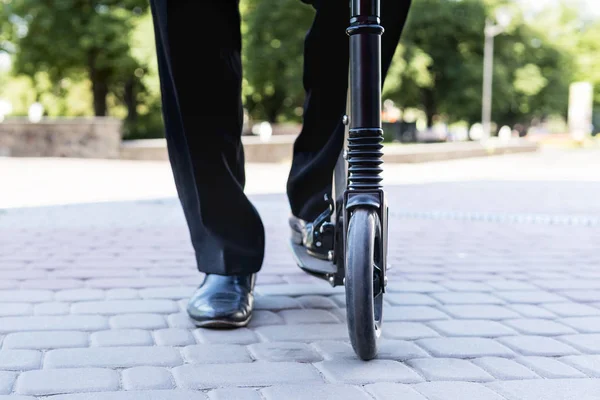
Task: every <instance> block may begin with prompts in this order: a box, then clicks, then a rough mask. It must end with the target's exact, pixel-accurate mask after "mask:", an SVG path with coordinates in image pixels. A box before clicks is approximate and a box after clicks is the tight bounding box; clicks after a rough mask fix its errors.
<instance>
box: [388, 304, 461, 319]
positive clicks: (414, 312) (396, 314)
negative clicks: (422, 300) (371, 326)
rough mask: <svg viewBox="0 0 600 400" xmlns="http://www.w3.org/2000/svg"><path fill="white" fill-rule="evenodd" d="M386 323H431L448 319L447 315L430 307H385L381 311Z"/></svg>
mask: <svg viewBox="0 0 600 400" xmlns="http://www.w3.org/2000/svg"><path fill="white" fill-rule="evenodd" d="M383 315H384V317H383V318H384V319H385V320H386V321H392V322H397V321H415V322H422V321H433V320H436V319H448V318H449V317H448V315H447V314H444V313H443V312H441V311H440V310H438V309H436V308H434V307H430V306H393V307H385V308H384V310H383Z"/></svg>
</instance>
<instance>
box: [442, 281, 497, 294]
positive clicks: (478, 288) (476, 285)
mask: <svg viewBox="0 0 600 400" xmlns="http://www.w3.org/2000/svg"><path fill="white" fill-rule="evenodd" d="M437 283H438V284H439V285H442V286H443V287H445V288H446V289H449V290H452V291H454V292H491V291H493V290H494V289H493V288H492V287H491V286H488V285H486V284H485V283H482V282H474V281H461V280H455V279H452V280H448V281H439V282H437Z"/></svg>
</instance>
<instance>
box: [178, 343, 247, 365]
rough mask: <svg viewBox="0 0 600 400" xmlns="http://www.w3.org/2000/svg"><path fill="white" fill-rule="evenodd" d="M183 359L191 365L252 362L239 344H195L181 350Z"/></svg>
mask: <svg viewBox="0 0 600 400" xmlns="http://www.w3.org/2000/svg"><path fill="white" fill-rule="evenodd" d="M182 354H183V357H184V358H185V360H186V361H187V362H189V363H193V364H222V363H230V364H231V363H243V362H252V361H253V360H252V357H250V354H248V351H247V350H246V348H245V347H244V346H242V345H239V344H213V343H208V344H196V345H191V346H186V347H184V348H183V350H182Z"/></svg>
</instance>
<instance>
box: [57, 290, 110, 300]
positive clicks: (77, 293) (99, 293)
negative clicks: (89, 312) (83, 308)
mask: <svg viewBox="0 0 600 400" xmlns="http://www.w3.org/2000/svg"><path fill="white" fill-rule="evenodd" d="M104 297H105V294H104V291H103V290H100V289H66V290H59V291H57V292H56V295H55V298H56V300H58V301H94V300H102V299H104Z"/></svg>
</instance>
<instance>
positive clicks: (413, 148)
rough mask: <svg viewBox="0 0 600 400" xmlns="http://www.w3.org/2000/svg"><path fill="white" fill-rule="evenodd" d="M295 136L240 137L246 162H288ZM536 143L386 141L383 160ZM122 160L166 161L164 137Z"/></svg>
mask: <svg viewBox="0 0 600 400" xmlns="http://www.w3.org/2000/svg"><path fill="white" fill-rule="evenodd" d="M295 138H296V135H274V136H271V137H270V138H269V139H268V140H267V141H262V140H261V139H260V138H259V137H257V136H242V144H243V146H244V153H245V160H246V162H249V163H289V162H291V159H292V152H293V146H294V140H295ZM538 149H539V145H538V144H536V143H532V142H530V141H527V140H523V139H513V140H510V141H506V142H501V141H498V140H491V141H490V142H489V143H487V144H485V145H484V144H481V143H478V142H451V143H428V144H424V143H420V144H396V143H388V144H386V145H385V147H384V156H383V161H384V162H386V163H394V164H410V163H421V162H431V161H445V160H454V159H464V158H472V157H486V156H492V155H503V154H513V153H524V152H535V151H537V150H538ZM120 154H121V157H120V158H121V159H124V160H163V161H164V160H168V159H169V158H168V153H167V147H166V140H165V139H142V140H130V141H124V142H123V143H122V145H121V153H120Z"/></svg>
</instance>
